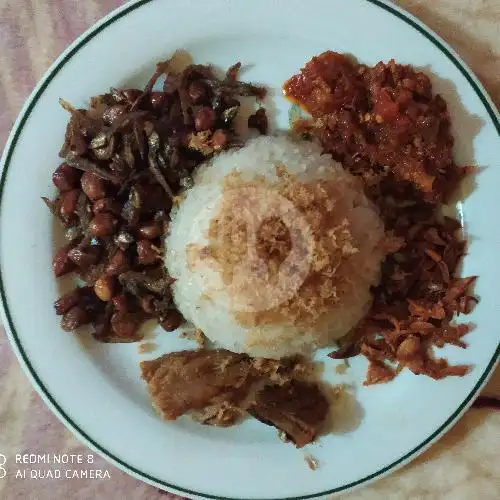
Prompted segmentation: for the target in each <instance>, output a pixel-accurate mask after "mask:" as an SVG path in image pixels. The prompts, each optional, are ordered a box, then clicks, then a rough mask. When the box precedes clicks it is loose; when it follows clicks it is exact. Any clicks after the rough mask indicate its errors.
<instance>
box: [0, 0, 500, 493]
mask: <svg viewBox="0 0 500 500" xmlns="http://www.w3.org/2000/svg"><path fill="white" fill-rule="evenodd" d="M177 48H183V49H186V50H188V51H189V52H190V53H191V54H192V55H193V57H194V59H195V60H196V61H197V62H200V63H214V64H216V65H218V66H221V67H227V66H229V65H230V64H232V63H234V62H235V61H237V60H240V61H242V62H243V63H244V64H245V65H246V66H247V68H248V69H247V71H246V72H245V74H244V78H245V79H246V80H251V81H256V82H261V83H264V84H267V85H269V86H270V87H271V88H272V89H273V90H274V92H272V94H273V96H272V101H273V104H274V106H275V108H276V115H277V123H278V125H279V126H281V127H286V126H287V112H288V104H287V103H286V101H285V100H284V99H283V98H282V97H281V96H280V93H279V88H280V85H281V84H282V83H283V82H284V81H285V79H286V78H287V77H289V76H291V75H292V74H294V73H295V72H296V71H297V70H298V69H299V68H300V67H301V66H302V65H303V64H304V63H305V62H306V61H307V60H309V58H310V57H311V56H313V55H315V54H318V53H320V52H322V51H323V50H325V49H332V50H336V51H340V52H350V53H351V54H354V55H355V56H356V57H357V58H358V59H359V60H360V61H363V62H365V63H368V64H374V63H376V62H377V61H379V60H388V59H390V58H395V59H396V60H397V61H398V62H400V63H410V64H413V65H415V66H416V67H419V68H423V69H424V70H425V71H427V72H429V73H430V74H431V75H432V79H433V83H434V88H435V90H436V91H438V92H441V93H442V94H443V95H444V97H445V98H446V99H447V101H448V103H449V105H450V111H451V114H452V116H453V123H454V126H455V135H456V138H457V147H456V155H457V160H458V161H459V162H465V163H469V162H474V164H476V165H480V166H481V167H486V168H485V169H484V170H483V171H482V173H481V174H480V175H479V176H478V177H477V186H476V188H475V190H474V191H473V192H472V194H471V195H470V196H469V197H468V198H467V200H466V201H465V202H464V203H463V205H462V207H461V208H462V211H463V215H464V220H465V224H466V227H467V229H468V232H469V234H470V235H471V246H470V254H469V256H468V257H467V258H466V259H465V265H464V273H465V274H467V275H469V274H478V275H480V279H479V282H478V285H477V288H476V291H477V293H478V294H479V296H480V297H481V302H480V304H479V306H478V307H477V309H476V311H475V312H474V314H473V315H472V316H471V320H472V321H473V322H475V323H476V324H477V330H476V331H475V332H474V333H472V334H471V335H470V336H469V338H468V341H469V342H470V347H469V348H468V349H467V350H459V349H455V348H449V349H446V350H445V351H444V353H443V354H445V355H447V356H448V357H449V359H450V360H451V361H452V362H456V363H471V364H473V365H474V369H473V370H472V372H471V373H470V375H468V376H466V377H464V378H449V379H446V380H443V381H440V382H434V381H432V380H430V379H428V378H423V377H416V376H413V375H412V374H410V373H404V374H402V375H401V376H399V377H398V378H397V379H396V380H395V381H394V382H392V383H390V384H387V385H383V386H377V387H372V388H363V387H362V386H361V381H362V379H363V374H364V370H365V368H366V363H365V361H364V360H362V359H356V360H355V361H354V362H353V363H352V368H351V369H350V370H349V371H348V374H347V375H345V376H343V377H339V376H335V375H334V369H333V366H334V362H333V361H330V362H329V364H328V365H327V370H326V371H327V372H328V373H329V374H330V379H331V380H337V381H339V382H350V383H353V384H354V385H356V386H357V390H356V392H355V395H354V396H353V399H352V404H351V405H347V406H348V407H349V408H350V413H351V415H350V416H349V415H345V414H339V415H338V418H337V425H336V428H335V430H334V432H332V433H331V434H330V435H328V436H325V437H323V438H322V439H321V440H320V442H319V443H317V444H315V445H312V446H310V447H309V449H308V450H307V451H308V452H310V453H312V455H313V456H314V457H315V458H317V459H318V460H319V462H320V464H321V466H320V468H319V469H318V470H316V471H314V472H313V471H311V470H309V468H308V467H307V466H306V464H305V462H304V452H303V451H299V450H296V449H295V448H294V447H293V446H290V445H285V444H283V443H281V442H280V441H279V440H278V439H277V438H276V433H275V431H274V430H273V429H271V428H270V427H266V426H264V425H262V424H260V423H258V422H256V421H250V420H249V421H248V422H245V423H244V424H242V425H240V426H237V427H234V428H231V429H216V428H210V427H204V426H200V425H197V424H195V423H193V422H191V421H190V420H189V419H180V420H179V421H177V422H175V423H170V424H166V423H164V422H162V421H161V420H160V419H159V418H158V417H157V416H156V415H155V413H154V411H153V410H152V409H151V407H150V403H149V400H148V397H147V394H146V390H145V387H144V385H143V383H142V382H141V381H140V380H139V368H138V361H139V360H140V358H141V356H139V355H138V354H137V349H136V346H135V345H102V344H93V343H92V342H90V343H89V342H87V343H84V345H83V344H82V343H81V342H80V341H79V340H78V339H77V337H76V336H74V335H69V334H66V333H64V332H62V331H61V329H60V327H59V319H58V318H57V317H56V316H55V314H54V312H53V307H52V303H53V300H54V299H55V298H56V296H57V295H58V286H59V285H58V284H57V283H56V281H55V280H54V278H53V276H52V273H51V258H52V254H53V251H54V245H55V244H54V233H53V225H52V219H51V216H50V215H49V212H48V211H47V210H46V209H45V208H44V207H43V205H42V203H41V202H40V195H42V194H52V192H53V188H52V186H51V181H50V178H51V175H50V174H51V172H52V171H53V169H54V168H55V167H56V165H57V164H58V156H57V153H58V150H59V147H60V145H61V143H62V140H63V135H64V128H65V124H66V121H67V119H68V116H67V114H66V113H65V112H64V111H63V110H62V109H61V108H60V107H59V106H58V103H57V99H58V98H59V97H64V98H65V99H67V100H68V101H70V102H71V103H73V104H75V105H77V106H83V105H85V103H86V102H87V101H88V99H89V97H90V96H92V95H95V94H99V93H101V92H102V91H105V90H106V89H108V88H109V87H111V86H127V85H131V84H141V85H142V84H144V83H145V81H146V80H147V77H148V75H149V74H150V73H151V72H152V71H153V69H154V64H155V62H156V61H157V60H160V59H164V58H167V57H169V56H170V55H171V54H172V53H173V52H174V50H175V49H177ZM499 130H500V125H499V117H498V112H497V111H496V110H495V109H494V106H493V104H492V103H491V100H490V99H489V98H488V96H487V95H486V93H485V91H484V89H483V88H482V87H481V85H480V84H479V82H478V81H477V79H476V78H475V77H474V76H473V75H472V74H471V72H470V71H469V70H468V69H467V67H466V66H465V65H464V63H463V62H462V61H461V60H460V58H459V57H458V56H457V55H456V54H455V53H454V52H453V51H452V50H451V49H450V48H449V47H448V46H447V45H446V44H445V43H444V42H443V41H442V40H440V39H439V38H438V37H437V36H436V35H435V34H433V33H432V32H430V31H429V30H428V29H427V28H426V27H425V26H423V25H422V24H421V23H420V22H419V21H417V20H416V19H415V18H413V17H411V16H409V15H408V14H406V13H405V12H403V11H402V10H400V9H398V8H396V7H394V6H392V4H390V3H388V2H383V1H379V0H350V1H349V2H346V1H344V0H308V1H307V2H304V1H303V0H282V1H276V0H273V1H270V0H253V1H252V2H249V1H236V0H211V1H210V2H202V1H195V0H191V1H188V0H141V1H137V2H133V3H131V4H128V5H126V6H124V7H122V8H121V9H119V10H117V11H115V12H114V13H112V14H111V15H109V16H108V17H106V18H105V19H103V20H102V21H101V22H100V23H98V24H97V25H96V26H95V27H94V28H92V29H91V30H90V31H88V32H87V33H85V34H84V35H83V36H82V37H80V38H79V39H78V40H77V41H76V42H75V43H74V44H73V45H72V46H71V47H69V48H68V49H67V50H66V51H65V52H64V54H63V55H62V56H61V57H60V58H59V60H58V61H57V62H56V63H55V64H54V65H53V66H52V68H51V69H50V70H49V71H48V72H47V74H46V75H45V77H44V78H43V79H42V81H41V82H40V83H39V85H38V86H37V88H36V89H35V91H34V92H33V94H32V96H31V97H30V98H29V100H28V102H27V103H26V105H25V107H24V108H23V110H22V112H21V114H20V116H19V119H18V120H17V122H16V125H15V127H14V130H13V132H12V135H11V137H10V139H9V142H8V144H7V147H6V150H5V154H4V156H3V160H2V165H3V174H2V179H1V187H0V189H1V192H0V195H1V212H0V214H1V216H0V236H1V244H0V259H1V278H2V281H1V290H0V291H1V298H2V303H3V319H4V323H5V325H6V327H7V330H8V332H9V336H10V339H11V342H12V345H13V347H14V349H15V351H16V352H17V355H18V357H19V359H20V361H21V363H22V365H23V366H24V368H25V370H26V372H27V373H28V374H29V376H30V378H31V380H32V382H33V385H34V386H35V387H36V389H37V390H38V391H39V393H40V394H41V396H42V397H43V398H44V400H45V401H46V403H47V404H48V405H49V406H50V408H51V409H52V410H53V411H54V412H55V413H56V414H57V415H58V416H59V418H60V419H61V420H62V421H63V422H64V423H65V424H66V425H67V426H68V427H69V428H70V429H71V430H72V431H73V432H74V433H75V434H76V435H77V436H79V437H80V438H81V439H82V440H83V441H84V442H85V443H86V444H88V446H90V447H91V448H93V449H94V450H95V451H97V452H99V453H101V454H102V455H103V456H105V457H107V458H108V459H109V460H110V461H112V462H113V463H114V464H115V465H117V466H118V467H120V468H122V469H123V470H125V471H127V472H129V473H130V474H132V475H133V476H135V477H136V478H138V479H142V480H144V481H147V482H148V483H151V484H154V485H155V486H158V487H160V488H164V489H168V490H170V491H174V492H177V493H179V494H181V495H183V496H187V497H190V498H217V499H223V498H240V499H241V498H246V499H285V498H286V499H292V498H323V497H325V496H328V495H330V494H333V493H338V492H345V491H347V490H349V489H351V488H353V487H355V486H358V485H361V484H364V483H366V482H368V481H371V480H374V479H376V478H379V477H381V476H383V475H384V474H387V473H389V472H391V471H393V470H394V469H395V468H397V467H400V466H402V465H403V464H405V463H407V462H408V461H409V460H411V459H413V458H414V457H415V456H416V455H418V454H419V453H421V452H422V451H423V450H425V449H426V448H427V447H428V446H429V445H430V444H431V443H432V442H434V441H435V440H436V439H437V438H438V437H439V436H441V435H442V434H443V433H444V432H445V431H446V430H447V429H448V428H449V427H450V426H451V425H453V423H454V422H456V420H457V419H458V418H459V417H460V415H461V414H462V413H463V412H464V411H465V410H466V409H467V407H468V406H469V405H470V404H471V402H472V400H473V399H474V397H475V396H476V395H477V394H478V391H479V390H480V388H481V387H482V386H483V385H484V383H485V382H486V379H487V378H488V375H489V374H490V373H491V372H492V370H493V368H494V365H495V362H496V360H497V355H498V352H499V336H498V311H499V310H500V294H499V293H498V283H500V266H499V265H498V263H497V262H498V255H500V238H499V236H498V231H497V230H496V221H495V220H494V218H495V215H494V214H495V211H496V209H497V207H498V186H500V171H499V167H500V166H499V165H498V152H499V151H500V139H499ZM159 339H161V349H160V352H163V351H167V350H174V349H177V348H180V347H184V346H187V345H189V343H188V342H187V341H181V340H178V339H176V337H175V335H163V336H161V337H159ZM142 358H144V356H142ZM354 400H356V401H357V403H355V402H354ZM340 413H342V412H340Z"/></svg>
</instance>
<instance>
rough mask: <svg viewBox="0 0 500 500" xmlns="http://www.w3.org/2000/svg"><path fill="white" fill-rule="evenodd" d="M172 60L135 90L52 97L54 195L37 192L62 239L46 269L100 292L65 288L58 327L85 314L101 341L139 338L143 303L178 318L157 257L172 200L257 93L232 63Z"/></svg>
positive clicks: (260, 91) (225, 139) (165, 319)
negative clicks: (58, 111)
mask: <svg viewBox="0 0 500 500" xmlns="http://www.w3.org/2000/svg"><path fill="white" fill-rule="evenodd" d="M173 66H174V65H173V64H172V61H171V60H169V61H163V62H160V63H158V65H157V67H156V71H155V73H154V74H153V75H152V77H151V78H150V80H149V82H148V83H147V85H146V86H145V88H144V89H143V90H140V89H112V90H111V91H110V92H109V93H107V94H103V95H99V96H95V97H92V98H91V100H90V106H89V107H88V109H76V108H74V107H73V106H71V105H70V104H69V103H67V102H66V101H63V100H61V101H60V103H61V106H62V107H63V108H64V109H65V110H66V111H68V112H69V114H70V120H69V123H68V126H67V128H66V134H65V140H64V144H63V146H62V148H61V151H60V156H61V158H63V160H64V162H63V163H62V164H61V165H60V166H59V167H58V168H57V169H56V170H55V172H54V174H53V177H52V180H53V183H54V186H55V187H56V188H57V189H58V194H57V196H56V198H55V199H54V200H53V201H51V200H49V199H47V198H44V199H43V200H44V202H45V203H46V205H47V206H48V208H49V209H50V210H51V212H52V213H53V214H54V216H55V217H56V218H57V219H58V220H59V221H60V223H61V225H62V226H63V228H64V230H65V233H66V237H67V240H68V242H67V245H66V246H64V247H62V248H60V249H59V250H58V251H57V252H56V254H55V257H54V261H53V271H54V274H55V275H56V277H60V276H63V275H65V274H68V273H70V272H75V273H76V274H77V275H78V276H79V277H80V278H81V279H83V281H85V282H86V284H87V285H89V286H91V287H92V288H91V289H90V290H91V292H90V293H91V294H92V295H93V297H94V299H96V300H97V301H99V299H100V301H101V302H102V307H101V309H100V310H99V311H97V312H95V313H94V312H92V311H88V310H87V309H86V308H85V307H83V308H82V307H80V303H79V302H78V301H77V296H78V294H76V295H74V296H72V298H71V301H72V307H73V308H75V307H77V309H73V311H72V312H71V314H70V311H69V310H68V311H65V312H64V314H66V315H68V318H66V319H64V320H63V321H64V327H65V329H71V326H72V325H77V326H80V325H81V324H84V323H85V324H86V323H92V324H93V326H94V328H95V331H94V336H95V338H97V339H98V340H100V341H103V342H130V341H136V340H140V333H139V326H140V321H139V320H140V318H141V316H140V315H138V312H139V311H142V312H145V313H146V314H143V315H142V318H145V317H151V316H155V317H156V318H157V319H158V320H159V322H160V323H164V325H167V323H168V329H169V330H170V329H172V328H174V326H175V327H177V326H179V324H180V323H182V322H183V319H182V317H181V316H180V313H178V312H177V311H175V309H174V304H173V302H172V300H171V294H170V293H169V286H170V284H171V280H170V278H169V276H168V275H167V273H166V270H165V269H164V266H163V264H162V262H161V258H162V255H163V239H164V237H165V233H166V230H167V223H168V220H169V212H170V209H171V207H172V203H173V201H172V200H173V198H174V196H176V195H177V194H178V192H179V190H181V189H182V188H186V187H189V186H190V185H191V183H192V180H191V173H192V172H193V170H194V169H195V168H196V166H197V165H199V164H200V163H201V162H203V161H204V160H205V159H206V157H207V156H211V155H212V154H214V153H217V152H219V151H222V150H224V149H227V148H229V147H231V145H232V144H233V143H234V141H235V138H236V134H235V130H234V127H233V120H234V119H235V117H236V115H237V114H238V112H239V108H240V103H239V101H238V99H237V98H238V97H239V96H248V95H251V96H254V97H256V98H257V99H259V100H260V99H261V98H262V97H263V95H264V94H265V89H264V88H262V87H258V86H254V85H250V84H246V83H242V82H240V81H238V72H239V69H240V66H241V65H240V64H239V63H238V64H235V65H234V66H232V67H231V68H230V69H229V70H228V72H227V74H226V76H225V77H224V78H223V79H219V78H217V77H216V76H215V74H214V72H213V71H212V69H211V68H210V67H208V66H201V65H192V66H189V67H187V68H186V69H185V70H184V71H182V72H181V73H176V72H175V71H174V70H173ZM161 78H164V79H165V80H164V83H163V89H162V90H161V91H158V90H156V88H154V87H155V85H156V84H157V83H158V82H159V80H160V79H161ZM110 276H113V278H111V277H110ZM94 290H95V292H96V293H97V295H96V293H94ZM151 293H152V294H153V295H154V297H153V298H150V299H149V301H148V304H146V302H145V300H144V299H145V297H146V296H147V295H148V294H151ZM115 298H117V300H116V301H115V300H114V299H115ZM64 300H65V301H66V302H68V301H69V299H68V298H65V299H64ZM75 301H76V302H75ZM73 302H74V303H73ZM68 303H69V302H68ZM115 303H116V304H118V305H119V308H118V307H117V306H116V304H115ZM104 304H107V305H106V310H107V311H108V312H107V314H103V313H102V309H103V308H104ZM62 305H63V306H64V308H65V307H66V306H65V302H64V301H63V302H62ZM144 305H146V309H147V310H146V309H144V307H143V306H144ZM56 308H59V309H61V302H60V301H58V302H57V303H56ZM81 311H84V312H81ZM118 312H119V313H120V315H116V314H115V313H118ZM141 321H142V320H141ZM77 326H75V328H76V327H77Z"/></svg>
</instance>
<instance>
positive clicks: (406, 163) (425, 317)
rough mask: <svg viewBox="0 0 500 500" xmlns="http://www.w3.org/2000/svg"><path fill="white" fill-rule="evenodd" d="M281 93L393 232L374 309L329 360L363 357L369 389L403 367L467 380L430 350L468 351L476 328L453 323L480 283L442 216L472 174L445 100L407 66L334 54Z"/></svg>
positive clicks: (302, 129) (301, 127)
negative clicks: (462, 271)
mask: <svg viewBox="0 0 500 500" xmlns="http://www.w3.org/2000/svg"><path fill="white" fill-rule="evenodd" d="M284 91H285V93H286V94H287V95H288V96H289V97H290V98H291V99H292V100H293V101H295V102H297V103H299V104H300V105H301V106H302V107H304V108H305V109H306V110H307V111H308V112H309V113H310V114H311V115H312V117H313V120H310V121H304V120H302V121H299V122H297V123H295V130H296V132H298V133H300V134H302V135H307V136H313V137H316V138H317V139H319V140H320V141H321V143H322V145H323V147H324V149H325V151H326V152H329V153H331V154H332V155H333V157H334V158H335V159H337V160H339V161H341V162H342V164H343V166H344V168H346V169H347V170H348V171H349V172H351V173H353V174H354V175H357V176H359V177H361V179H362V180H363V182H364V185H365V191H366V193H367V195H368V196H369V197H370V199H371V200H372V201H373V202H374V203H375V204H376V205H377V206H378V207H379V209H380V213H381V216H382V219H383V221H384V224H385V227H386V230H387V231H388V237H387V242H386V247H387V251H388V254H389V255H388V256H387V258H386V260H385V262H384V263H383V266H382V277H381V281H380V285H379V286H378V287H376V288H375V289H374V290H373V295H374V302H373V306H372V310H371V312H370V314H369V315H368V317H367V318H366V320H365V321H364V322H363V323H362V324H361V325H359V327H358V328H357V329H356V331H355V332H352V334H351V335H350V337H349V340H348V342H346V343H345V344H344V345H343V346H342V347H341V348H340V349H339V350H338V351H336V352H334V353H332V354H331V357H332V358H337V359H339V358H346V357H350V356H353V355H356V354H358V353H362V354H363V355H364V356H366V357H367V358H368V359H369V361H370V364H369V369H368V374H367V380H366V382H365V384H367V385H368V384H376V383H382V382H387V381H389V380H391V379H392V378H394V376H395V375H396V373H397V372H398V371H399V370H401V369H403V368H408V369H409V370H411V371H412V372H413V373H416V374H425V375H427V376H429V377H432V378H435V379H439V378H442V377H445V376H449V375H454V376H463V375H464V374H465V373H467V367H464V366H455V367H453V366H449V365H448V363H447V362H446V361H444V360H441V359H437V360H436V359H434V357H433V355H432V351H431V348H432V346H436V347H442V346H444V345H445V344H453V345H456V346H459V347H465V346H466V344H465V342H464V341H463V340H462V337H463V336H464V335H465V334H467V333H468V332H469V331H470V330H471V329H472V325H456V324H454V323H453V318H454V316H455V315H459V314H468V313H470V312H471V310H472V309H473V307H474V305H475V304H476V303H477V301H478V299H477V298H476V297H474V296H473V295H472V294H471V292H470V288H471V287H472V285H473V284H474V282H475V280H476V277H468V278H460V277H458V269H457V268H458V266H459V263H460V261H461V258H462V256H463V255H464V253H465V248H466V242H465V241H464V240H463V239H462V237H461V236H460V235H459V234H458V231H457V230H459V229H461V225H460V223H459V222H458V221H456V220H454V219H452V218H449V217H443V216H442V215H441V203H442V202H443V201H446V200H447V198H448V197H449V195H450V194H451V193H452V192H454V191H455V189H456V187H457V185H458V183H459V181H460V180H461V179H462V178H463V176H464V175H465V174H466V173H468V172H470V171H471V170H472V169H471V168H470V167H459V166H457V165H456V164H455V162H454V160H453V152H452V147H453V137H452V136H451V131H450V116H449V113H448V109H447V105H446V102H445V101H444V100H443V99H442V98H441V97H440V96H439V95H433V94H432V86H431V82H430V80H429V78H428V77H427V76H426V75H425V74H423V73H420V72H417V71H415V70H414V69H413V68H412V67H410V66H402V65H398V64H396V63H395V62H394V61H389V63H387V64H384V63H382V62H380V63H378V64H377V65H376V66H374V67H367V66H364V65H356V64H354V63H352V62H351V61H350V60H349V59H348V58H346V57H345V56H342V55H340V54H336V53H333V52H325V53H323V54H321V55H320V56H318V57H314V58H313V59H312V60H311V61H310V62H308V63H307V64H306V66H305V67H304V68H303V69H302V71H301V72H300V74H298V75H295V76H293V77H292V78H291V79H290V80H288V81H287V82H286V83H285V85H284Z"/></svg>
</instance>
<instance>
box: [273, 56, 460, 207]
mask: <svg viewBox="0 0 500 500" xmlns="http://www.w3.org/2000/svg"><path fill="white" fill-rule="evenodd" d="M283 91H284V93H285V95H286V96H287V97H288V98H289V99H290V100H291V101H293V102H295V103H297V104H299V105H300V106H301V107H303V108H304V109H305V110H306V111H307V112H308V113H310V114H311V115H312V117H313V119H314V127H315V128H316V129H317V130H316V131H315V135H316V136H317V137H318V138H320V140H321V142H322V143H323V146H324V148H325V150H327V151H329V152H331V153H332V154H333V156H334V157H335V158H336V159H338V160H339V161H342V162H343V163H344V166H346V167H347V168H348V169H350V170H351V169H356V170H359V169H361V170H368V171H370V174H372V175H373V174H375V173H377V171H378V170H380V169H385V170H387V169H389V170H390V172H391V173H392V174H393V175H394V176H396V177H397V178H398V180H401V181H405V182H407V183H409V184H411V185H412V187H414V188H416V190H417V192H418V193H419V194H420V195H422V197H423V198H424V199H425V200H426V201H430V202H437V201H442V200H444V199H446V197H447V196H448V195H449V194H450V190H452V189H453V188H454V187H455V186H456V185H457V183H458V181H459V180H460V179H461V178H462V176H463V174H464V173H465V171H466V170H465V169H461V168H459V167H457V165H456V164H455V163H454V161H453V154H452V148H453V137H452V135H451V131H450V116H449V113H448V109H447V105H446V102H445V101H444V100H443V99H442V98H441V97H440V96H439V95H434V96H433V95H432V85H431V82H430V80H429V77H428V76H427V75H425V74H424V73H421V72H417V71H415V70H414V69H413V68H412V67H411V66H406V65H400V64H396V63H395V62H394V60H391V61H389V62H388V63H383V62H379V63H378V64H377V65H375V66H373V67H368V66H366V65H363V64H356V63H354V62H352V61H351V59H349V58H348V57H346V56H345V55H342V54H338V53H335V52H331V51H327V52H324V53H323V54H321V55H319V56H317V57H313V58H312V59H311V60H310V61H309V62H308V63H307V64H306V65H305V67H304V68H303V69H302V70H301V72H300V73H299V74H297V75H294V76H293V77H292V78H290V79H289V80H288V81H287V82H286V83H285V84H284V86H283Z"/></svg>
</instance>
